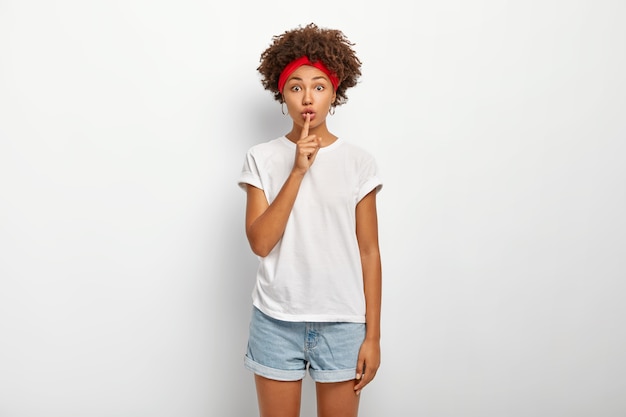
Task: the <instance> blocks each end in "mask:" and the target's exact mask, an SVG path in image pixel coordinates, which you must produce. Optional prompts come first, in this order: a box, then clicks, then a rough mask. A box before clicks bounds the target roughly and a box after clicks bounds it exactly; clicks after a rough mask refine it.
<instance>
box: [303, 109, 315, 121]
mask: <svg viewBox="0 0 626 417" xmlns="http://www.w3.org/2000/svg"><path fill="white" fill-rule="evenodd" d="M301 114H302V118H303V119H306V115H307V114H309V115H310V117H311V120H313V118H314V117H315V112H314V111H313V110H311V109H305V110H304V111H303V112H302V113H301Z"/></svg>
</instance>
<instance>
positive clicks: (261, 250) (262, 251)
mask: <svg viewBox="0 0 626 417" xmlns="http://www.w3.org/2000/svg"><path fill="white" fill-rule="evenodd" d="M250 249H252V252H254V254H255V255H257V256H260V257H261V258H265V257H266V256H267V255H269V254H270V252H271V251H272V250H271V248H269V249H268V248H267V247H266V246H264V245H259V244H256V245H255V244H253V243H252V242H250Z"/></svg>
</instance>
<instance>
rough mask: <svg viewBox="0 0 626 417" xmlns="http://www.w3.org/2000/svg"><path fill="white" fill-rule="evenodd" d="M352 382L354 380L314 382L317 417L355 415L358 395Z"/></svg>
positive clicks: (357, 410) (348, 416)
mask: <svg viewBox="0 0 626 417" xmlns="http://www.w3.org/2000/svg"><path fill="white" fill-rule="evenodd" d="M354 384H355V382H354V380H352V381H345V382H318V383H316V384H315V387H316V390H317V415H318V417H357V415H358V413H359V396H358V395H356V394H355V393H354Z"/></svg>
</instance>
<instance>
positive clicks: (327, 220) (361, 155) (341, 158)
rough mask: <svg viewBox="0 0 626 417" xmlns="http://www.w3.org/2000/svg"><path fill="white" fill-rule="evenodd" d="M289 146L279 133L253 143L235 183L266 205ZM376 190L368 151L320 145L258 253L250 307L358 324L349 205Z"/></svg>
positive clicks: (358, 284)
mask: <svg viewBox="0 0 626 417" xmlns="http://www.w3.org/2000/svg"><path fill="white" fill-rule="evenodd" d="M295 150H296V145H295V144H294V143H293V142H291V141H290V140H289V139H287V138H286V137H284V136H283V137H280V138H278V139H274V140H271V141H269V142H266V143H261V144H258V145H255V146H253V147H252V148H250V150H249V151H248V153H247V154H246V159H245V161H244V165H243V170H242V173H241V176H240V178H239V185H240V186H241V187H242V188H244V189H245V187H246V184H250V185H253V186H255V187H257V188H260V189H262V190H263V191H264V193H265V197H266V198H267V201H268V202H269V203H270V204H271V203H272V201H274V199H275V198H276V196H277V194H278V192H279V191H280V189H281V188H282V186H283V184H284V183H285V181H286V179H287V177H288V176H289V174H290V172H291V170H292V168H293V164H294V159H295ZM381 188H382V182H381V180H380V179H379V174H378V168H377V165H376V161H375V160H374V158H373V157H372V156H371V155H370V154H369V153H368V152H367V151H365V150H363V149H361V148H359V147H357V146H355V145H352V144H349V143H347V142H344V141H343V140H341V139H337V140H336V141H335V142H333V143H332V144H331V145H329V146H326V147H323V148H320V150H319V151H318V153H317V156H316V158H315V162H314V163H313V165H312V166H311V167H310V168H309V170H308V171H307V173H306V175H305V176H304V179H303V181H302V184H301V185H300V190H299V191H298V196H297V198H296V201H295V203H294V206H293V209H292V211H291V214H290V215H289V219H288V221H287V225H286V228H285V232H284V234H283V236H282V238H281V239H280V241H279V242H278V243H277V244H276V246H275V247H274V248H273V249H272V251H271V252H270V253H269V254H268V255H267V256H265V257H259V260H260V264H259V268H258V271H257V280H256V285H255V287H254V290H253V292H252V300H253V304H254V306H256V307H257V308H258V309H260V310H261V311H262V312H264V313H265V314H267V315H269V316H271V317H274V318H276V319H278V320H285V321H317V322H330V321H343V322H356V323H364V322H365V295H364V292H363V272H362V269H361V258H360V255H359V247H358V242H357V238H356V205H357V203H358V202H359V201H360V200H361V199H362V198H363V197H365V196H366V195H367V194H368V193H369V192H370V191H372V190H376V192H378V191H379V190H380V189H381Z"/></svg>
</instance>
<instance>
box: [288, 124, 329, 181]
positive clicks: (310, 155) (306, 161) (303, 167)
mask: <svg viewBox="0 0 626 417" xmlns="http://www.w3.org/2000/svg"><path fill="white" fill-rule="evenodd" d="M310 124H311V115H310V114H307V115H306V116H305V119H304V126H302V132H301V133H300V139H299V140H298V141H297V142H296V160H295V163H294V170H297V171H299V172H301V173H303V174H304V173H305V172H306V171H307V170H308V169H309V168H310V167H311V165H313V162H314V161H315V156H316V155H317V152H318V151H319V149H320V146H321V144H322V138H319V137H317V135H309V125H310Z"/></svg>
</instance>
